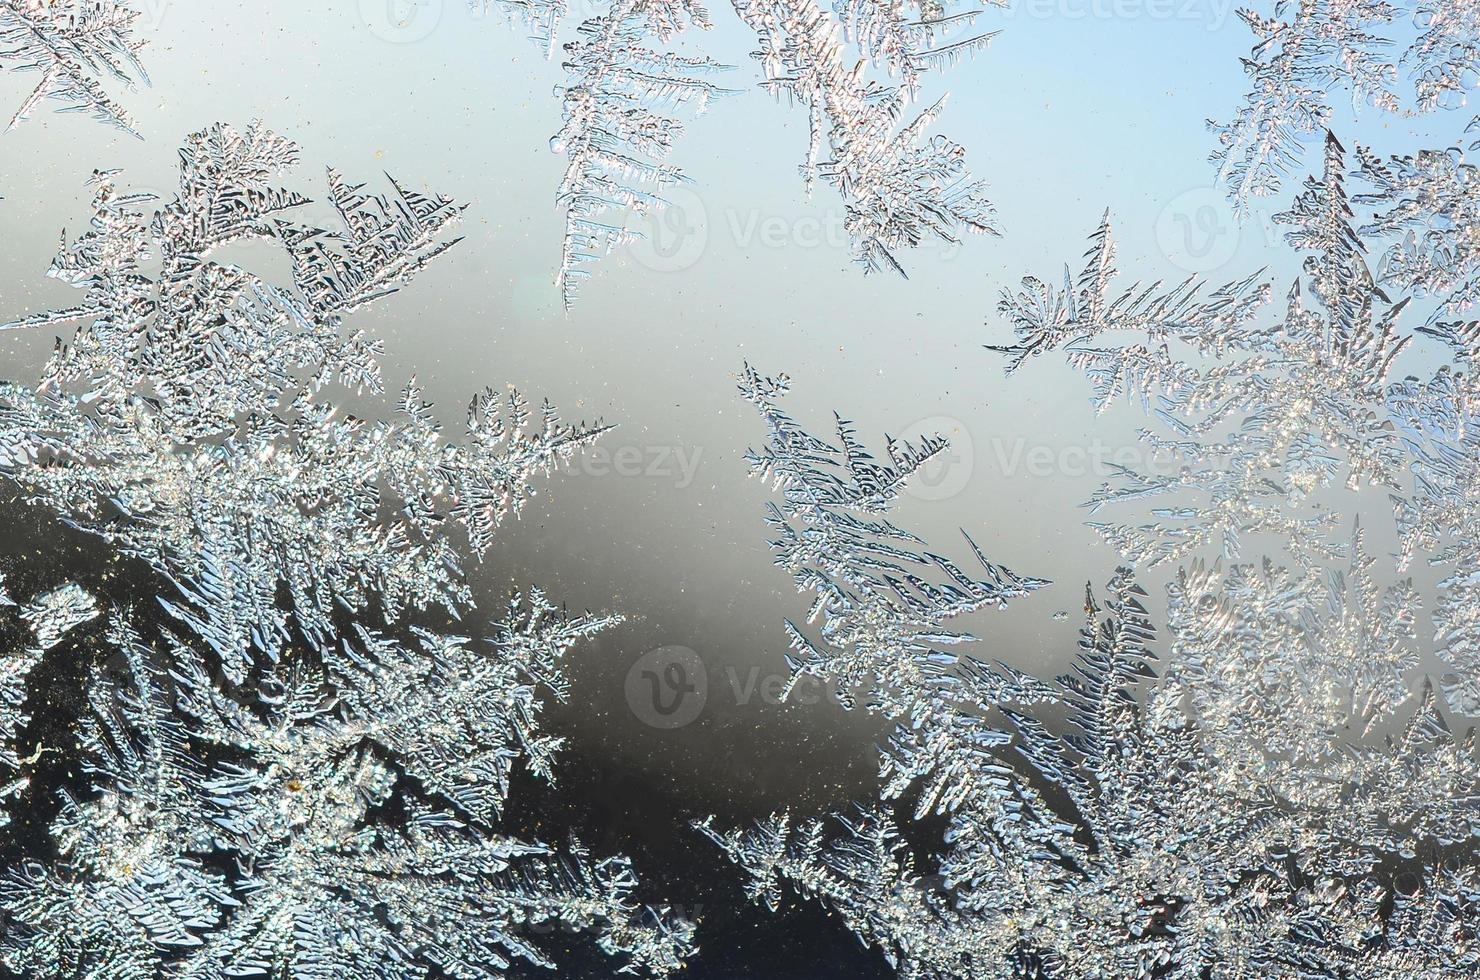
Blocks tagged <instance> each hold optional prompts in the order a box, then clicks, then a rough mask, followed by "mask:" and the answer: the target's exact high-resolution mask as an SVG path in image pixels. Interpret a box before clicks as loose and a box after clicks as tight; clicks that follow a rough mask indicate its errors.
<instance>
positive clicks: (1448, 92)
mask: <svg viewBox="0 0 1480 980" xmlns="http://www.w3.org/2000/svg"><path fill="white" fill-rule="evenodd" d="M1272 7H1273V10H1272V13H1271V15H1270V16H1268V17H1265V16H1263V15H1262V14H1261V13H1260V12H1259V11H1258V10H1255V9H1242V10H1240V11H1239V16H1240V17H1241V18H1242V19H1243V21H1244V23H1246V24H1247V25H1248V26H1249V28H1250V30H1252V31H1253V33H1254V37H1255V42H1256V43H1255V45H1254V49H1253V51H1252V53H1251V54H1250V56H1249V57H1248V58H1246V59H1245V60H1244V71H1245V73H1246V74H1247V75H1248V76H1249V81H1250V83H1251V85H1250V90H1249V94H1248V95H1247V96H1246V97H1245V99H1244V104H1243V106H1242V107H1241V108H1240V109H1239V111H1238V114H1237V115H1236V116H1235V117H1234V118H1233V120H1232V121H1230V122H1227V123H1213V122H1210V123H1209V125H1210V126H1211V128H1212V129H1213V130H1214V132H1216V133H1217V135H1218V143H1219V147H1218V150H1217V151H1216V152H1215V153H1214V154H1213V157H1212V159H1213V162H1214V163H1215V164H1217V165H1218V167H1219V177H1220V179H1222V180H1224V181H1225V182H1227V184H1228V185H1229V193H1230V196H1231V197H1232V198H1233V199H1234V200H1235V201H1236V202H1238V203H1240V204H1247V203H1248V201H1249V199H1250V198H1253V197H1257V196H1262V195H1267V194H1272V193H1274V192H1275V191H1276V190H1278V189H1279V186H1280V183H1281V181H1282V179H1283V176H1284V174H1285V173H1286V172H1288V171H1289V170H1290V169H1292V168H1294V167H1296V166H1297V165H1298V164H1299V162H1300V159H1301V156H1302V155H1303V146H1302V144H1303V143H1304V142H1305V141H1306V140H1308V139H1310V138H1312V137H1315V136H1318V135H1319V134H1320V133H1321V132H1322V131H1323V130H1324V129H1325V128H1326V126H1327V125H1328V123H1329V122H1330V116H1331V105H1330V101H1331V97H1332V96H1333V95H1334V94H1335V93H1337V92H1340V91H1343V90H1345V91H1349V92H1350V94H1351V98H1352V100H1353V101H1354V102H1357V103H1366V104H1370V105H1372V106H1374V107H1376V108H1378V109H1379V110H1382V111H1384V112H1391V113H1399V112H1402V111H1404V110H1405V108H1407V107H1408V106H1409V105H1411V106H1412V108H1413V109H1415V110H1416V111H1418V112H1429V111H1432V110H1434V109H1437V108H1441V107H1442V108H1454V107H1458V106H1462V105H1464V102H1465V98H1466V95H1467V93H1468V91H1469V90H1470V89H1471V88H1473V87H1474V85H1475V79H1476V77H1477V72H1480V10H1477V8H1476V6H1475V4H1474V3H1472V2H1471V0H1396V2H1388V0H1299V2H1296V0H1274V2H1273V4H1272ZM1410 25H1412V26H1413V27H1414V28H1416V33H1414V34H1413V35H1412V36H1411V37H1405V35H1406V34H1407V33H1408V31H1409V27H1410ZM1405 40H1406V41H1407V43H1406V46H1405V45H1404V41H1405ZM1395 49H1401V53H1400V54H1399V55H1398V56H1397V57H1396V59H1394V57H1393V51H1394V50H1395ZM1400 74H1402V75H1406V76H1407V77H1408V78H1410V79H1411V80H1412V89H1413V92H1412V98H1411V99H1408V98H1406V97H1405V95H1404V94H1403V93H1402V92H1401V91H1400V90H1399V86H1398V81H1399V76H1400Z"/></svg>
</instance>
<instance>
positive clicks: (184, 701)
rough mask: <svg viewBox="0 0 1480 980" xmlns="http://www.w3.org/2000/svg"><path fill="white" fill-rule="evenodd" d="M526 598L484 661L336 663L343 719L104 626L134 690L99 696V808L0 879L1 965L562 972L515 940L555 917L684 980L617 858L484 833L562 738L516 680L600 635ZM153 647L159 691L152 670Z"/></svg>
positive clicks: (365, 659) (416, 653) (73, 814)
mask: <svg viewBox="0 0 1480 980" xmlns="http://www.w3.org/2000/svg"><path fill="white" fill-rule="evenodd" d="M535 601H536V603H537V604H536V605H534V606H532V607H530V608H528V609H525V610H524V614H522V615H519V616H516V617H515V618H513V619H511V620H509V621H508V622H507V623H506V624H505V626H504V628H502V629H501V631H500V634H499V636H498V637H497V638H496V640H495V643H494V644H493V645H491V646H490V647H489V648H487V649H486V650H484V651H482V652H480V653H478V654H474V653H472V652H471V651H469V650H466V649H461V644H462V643H463V642H464V641H461V640H458V639H456V638H451V637H438V636H435V635H432V634H423V638H422V639H423V644H422V649H420V650H410V649H407V650H401V649H396V648H395V646H394V644H392V643H390V641H385V640H375V641H374V645H375V647H376V650H375V652H374V654H373V655H370V656H366V655H362V654H352V657H353V660H354V663H353V665H352V666H351V665H350V661H344V662H343V664H341V666H346V667H348V669H349V670H351V671H352V672H353V673H354V674H355V677H353V678H349V677H346V680H348V681H349V682H350V684H351V686H350V687H349V688H347V689H346V692H347V694H348V695H349V696H348V698H347V700H346V702H345V704H344V705H343V707H344V708H346V709H347V710H345V711H342V712H341V711H340V710H339V706H338V705H336V702H335V700H334V698H333V696H332V694H331V691H330V689H329V688H328V687H326V684H325V681H326V678H325V677H324V676H323V675H322V674H321V673H320V672H318V671H316V670H314V669H313V668H311V667H309V666H307V665H305V664H296V665H294V667H293V668H292V669H290V670H284V671H282V672H281V673H280V674H279V675H278V677H277V679H276V686H275V687H274V688H273V693H272V696H271V697H269V698H267V699H265V700H264V701H262V702H261V703H259V704H257V705H252V706H247V705H244V704H243V703H242V701H241V700H240V698H239V697H237V696H235V695H234V694H232V693H228V692H226V691H223V690H220V689H218V688H217V687H216V686H215V685H214V683H213V682H212V680H211V678H210V676H209V673H208V671H207V669H206V666H205V662H204V660H203V659H202V658H201V657H200V654H199V651H198V650H196V649H195V648H194V647H193V646H192V645H191V643H190V642H189V639H188V638H187V637H186V636H172V635H169V634H166V635H165V637H164V638H163V642H164V643H165V644H167V645H168V648H169V649H168V650H167V651H165V650H160V649H158V648H156V647H152V646H151V645H150V644H149V643H146V642H145V640H144V638H143V637H142V636H141V635H140V634H139V633H137V632H136V631H135V630H134V629H132V628H131V627H130V626H129V625H128V624H126V623H124V622H121V621H120V622H115V624H114V626H113V629H112V631H111V639H112V642H113V643H114V644H115V646H116V648H117V649H118V652H119V654H120V655H121V657H122V659H123V660H124V662H125V663H126V664H127V667H128V677H127V680H126V682H125V683H124V684H123V685H121V686H119V687H117V688H116V689H115V688H112V687H111V686H110V685H109V684H108V683H107V682H100V684H99V686H98V687H96V688H95V690H94V691H93V707H94V711H95V712H96V717H95V719H94V720H93V721H92V722H91V723H90V724H88V725H87V726H86V727H85V728H84V731H83V746H84V748H85V750H86V751H87V753H88V756H89V760H88V763H89V768H88V772H89V773H90V774H91V775H92V785H91V787H90V791H89V793H88V795H87V796H86V797H85V798H82V799H76V798H72V797H68V798H67V799H66V800H65V802H64V807H63V812H62V815H61V817H60V818H59V819H58V821H57V823H56V825H55V827H54V828H53V830H54V834H55V836H56V838H57V842H58V849H59V852H60V858H59V859H58V860H57V861H55V862H53V863H51V864H47V865H41V864H28V865H25V866H23V867H21V868H17V869H13V870H12V871H11V873H10V875H9V877H8V880H7V881H5V882H4V883H3V885H0V908H3V909H4V910H5V911H6V913H7V916H8V918H7V929H6V933H5V935H4V938H3V940H0V962H3V963H4V964H5V965H6V966H8V967H9V968H10V969H12V970H16V971H19V972H21V973H24V974H26V975H28V976H35V977H47V978H60V977H63V976H66V977H70V978H82V980H105V978H109V977H115V976H117V975H118V972H117V971H118V964H119V963H120V962H123V963H128V964H130V968H131V970H132V971H133V972H131V973H129V974H128V975H130V976H134V975H137V976H171V977H191V978H198V980H225V978H228V977H239V976H244V975H253V974H255V973H257V972H260V971H265V972H267V973H270V974H271V975H273V976H283V977H302V978H308V977H318V976H326V975H334V976H365V977H379V978H384V980H398V978H402V977H406V976H419V975H423V974H424V973H425V971H427V970H429V969H432V968H440V969H443V970H446V971H447V972H448V973H449V974H451V975H454V976H470V977H472V976H476V977H496V976H500V975H502V974H503V973H504V970H505V968H507V967H508V966H509V965H510V963H511V962H512V961H513V960H515V959H521V960H525V961H528V962H531V963H534V964H537V965H541V966H546V967H552V966H554V963H553V962H551V961H550V960H549V959H548V958H547V956H546V954H545V953H544V952H543V951H542V950H541V949H540V948H539V947H538V945H536V944H535V943H533V942H531V939H530V936H529V934H528V929H527V927H529V926H536V925H541V924H555V925H561V926H563V927H565V928H569V929H570V930H572V931H590V932H591V933H592V934H593V935H594V936H595V937H596V942H597V943H598V945H600V947H601V948H602V949H603V950H604V951H605V952H607V953H608V954H610V955H612V956H614V957H618V958H620V959H621V960H622V961H623V965H624V967H625V968H626V969H627V970H628V971H629V972H633V973H639V974H642V975H647V976H653V977H662V976H665V975H667V974H668V973H670V972H672V971H673V970H676V969H678V968H679V967H680V966H681V965H682V958H683V956H684V955H686V953H687V952H689V951H690V950H691V939H690V937H691V935H692V931H693V926H692V924H689V923H686V922H683V921H681V920H676V919H671V918H669V917H667V916H666V915H665V914H664V913H663V912H661V911H660V910H653V909H648V908H645V907H643V906H642V905H640V904H638V903H637V902H635V901H634V900H633V898H632V892H633V891H634V889H635V888H636V886H637V881H636V878H635V876H634V875H633V873H632V870H631V866H630V864H629V863H628V862H627V861H625V860H624V859H622V858H609V859H605V860H593V859H592V858H591V857H590V855H589V854H588V853H587V852H586V851H585V850H584V849H583V848H581V847H580V845H579V844H576V843H572V844H571V846H570V847H569V848H568V849H567V850H566V851H565V853H563V854H561V853H557V852H556V851H554V850H552V849H551V848H549V847H547V846H546V845H544V844H541V843H525V842H521V841H518V840H515V839H512V838H510V837H507V836H505V835H503V834H500V833H498V832H496V831H494V830H492V829H491V828H490V827H489V819H491V817H492V816H493V815H494V810H493V809H491V808H489V807H487V806H486V805H485V801H497V800H499V799H501V798H502V795H503V793H504V791H505V790H506V788H507V786H506V777H507V773H508V771H509V770H510V769H511V768H513V767H514V766H515V765H516V764H517V762H518V760H519V759H520V757H521V756H523V755H524V753H525V752H526V750H534V751H535V752H536V753H539V754H537V755H535V756H534V757H533V758H532V760H531V764H533V765H535V766H537V767H538V768H539V769H540V770H541V772H542V773H543V772H544V771H545V770H544V763H545V759H544V758H543V753H546V752H548V750H549V749H550V748H551V747H552V745H553V743H552V742H551V740H549V739H548V738H547V737H545V736H543V735H540V734H538V731H537V728H536V727H535V726H536V721H535V716H536V715H537V712H538V707H539V704H538V701H537V700H535V699H534V696H533V694H532V693H531V692H528V691H526V690H525V688H526V686H528V687H538V688H542V687H544V686H545V685H547V684H550V683H559V682H560V679H559V674H558V672H556V671H555V670H554V662H553V658H554V657H556V656H558V655H559V653H560V652H561V651H563V649H564V648H565V647H566V646H568V644H569V643H570V642H572V641H574V640H575V639H576V638H579V637H580V636H583V635H586V634H588V633H590V632H592V631H594V630H595V629H598V628H600V625H601V623H600V622H599V621H593V620H574V621H569V622H566V621H565V620H564V617H562V616H560V615H559V614H558V613H555V612H554V611H553V610H552V609H551V608H550V607H549V606H548V604H545V603H543V600H540V599H536V600H535ZM516 608H523V607H522V604H518V603H516ZM161 653H167V655H168V661H169V663H170V664H171V669H170V672H169V673H168V674H161V673H159V672H158V671H157V670H156V669H155V668H153V667H152V666H150V664H151V662H152V661H153V660H154V659H155V658H156V657H158V656H159V654H161ZM407 668H410V670H411V673H408V674H402V671H403V670H405V669H407ZM412 678H415V679H414V680H413V679H412ZM387 698H395V700H387ZM388 812H389V813H394V814H400V816H394V817H387V813H388Z"/></svg>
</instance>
